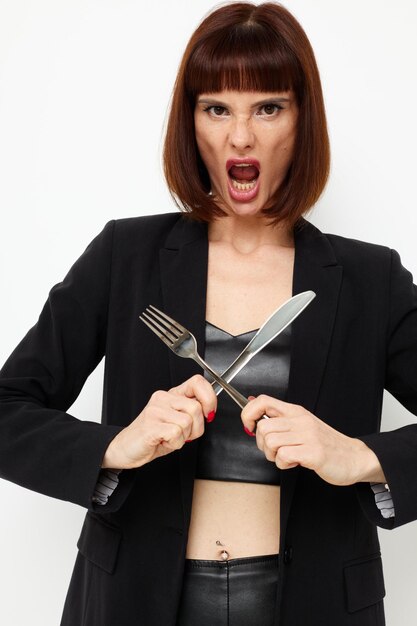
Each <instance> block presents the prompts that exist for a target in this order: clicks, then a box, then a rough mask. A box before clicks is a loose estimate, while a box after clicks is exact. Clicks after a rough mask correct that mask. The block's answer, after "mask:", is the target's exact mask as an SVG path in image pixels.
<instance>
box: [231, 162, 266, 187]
mask: <svg viewBox="0 0 417 626" xmlns="http://www.w3.org/2000/svg"><path fill="white" fill-rule="evenodd" d="M228 174H229V178H230V181H231V183H232V185H233V187H234V188H235V189H236V190H237V191H251V190H252V189H254V188H255V187H256V181H257V179H258V176H259V169H258V168H257V167H256V165H254V164H253V163H240V164H239V165H237V164H234V165H232V167H230V168H229V170H228Z"/></svg>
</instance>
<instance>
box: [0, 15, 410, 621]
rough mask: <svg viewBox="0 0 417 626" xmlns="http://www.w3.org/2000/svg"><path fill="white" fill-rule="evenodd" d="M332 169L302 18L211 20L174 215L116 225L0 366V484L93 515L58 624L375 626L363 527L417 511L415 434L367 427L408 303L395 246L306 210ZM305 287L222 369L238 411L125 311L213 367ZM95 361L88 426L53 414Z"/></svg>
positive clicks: (397, 366) (182, 82)
mask: <svg viewBox="0 0 417 626" xmlns="http://www.w3.org/2000/svg"><path fill="white" fill-rule="evenodd" d="M328 167H329V149H328V139H327V131H326V122H325V115H324V107H323V99H322V94H321V87H320V79H319V75H318V71H317V68H316V64H315V61H314V55H313V52H312V50H311V47H310V45H309V42H308V40H307V38H306V36H305V34H304V32H303V31H302V29H301V27H300V26H299V24H298V23H297V22H296V21H295V19H294V18H293V17H292V16H291V15H290V14H289V13H288V12H287V11H285V10H284V9H283V8H282V7H280V6H279V5H275V4H263V5H260V6H259V7H256V6H255V5H253V4H250V3H237V4H231V5H226V6H224V7H222V8H220V9H218V10H217V11H214V12H213V13H212V14H211V15H209V16H208V17H207V18H206V19H205V20H204V21H203V22H202V24H201V25H200V27H199V28H198V29H197V31H196V32H195V33H194V35H193V36H192V38H191V40H190V43H189V45H188V46H187V49H186V51H185V54H184V58H183V61H182V64H181V67H180V70H179V73H178V77H177V82H176V86H175V90H174V97H173V103H172V110H171V115H170V120H169V124H168V131H167V137H166V143H165V169H166V177H167V181H168V185H169V187H170V189H171V191H172V193H173V194H174V196H175V197H176V199H177V202H178V203H179V204H180V206H182V207H183V208H185V210H186V212H187V213H188V215H182V214H181V213H179V214H167V215H163V216H153V217H147V218H137V219H129V220H118V221H117V222H112V223H109V224H108V225H107V226H106V227H105V229H104V230H103V232H102V233H101V234H100V235H99V236H98V237H96V239H95V240H94V241H93V242H92V244H91V245H90V246H89V248H88V249H87V250H86V252H85V253H84V255H83V256H82V257H81V258H80V259H79V260H78V261H77V263H76V264H75V265H74V266H73V268H72V269H71V271H70V272H69V274H68V276H67V277H66V279H65V280H64V281H63V283H61V284H60V285H58V286H56V287H55V288H54V289H53V290H52V291H51V294H50V297H49V300H48V303H47V304H46V306H45V308H44V310H43V312H42V314H41V317H40V320H39V322H38V324H37V325H36V326H35V327H34V328H33V329H32V330H31V331H29V333H28V335H27V336H26V337H25V338H24V340H23V341H22V343H21V344H20V345H19V346H18V347H17V348H16V350H15V352H14V353H13V354H12V355H11V357H10V359H9V360H8V361H7V363H6V364H5V366H4V368H3V370H2V372H1V394H0V399H1V401H2V405H1V421H0V424H1V429H2V430H1V435H2V436H1V437H0V441H1V443H0V446H1V454H0V458H1V472H2V475H3V476H4V477H5V478H7V479H9V480H13V481H15V482H17V483H19V484H21V485H24V486H26V487H28V488H31V489H34V490H36V491H39V492H41V493H45V494H48V495H51V496H54V497H58V498H61V499H64V500H69V501H72V502H75V503H77V504H80V505H82V506H85V507H86V508H88V512H87V515H86V519H85V523H84V526H83V530H82V533H81V536H80V539H79V542H78V547H79V555H78V557H77V562H76V564H75V568H74V572H73V577H72V580H71V585H70V589H69V592H68V596H67V601H66V605H65V609H64V615H63V619H62V624H63V625H64V626H66V625H71V626H75V625H77V624H80V625H81V624H83V625H85V626H92V625H97V626H98V625H100V626H115V625H116V624H117V626H125V625H126V626H128V625H129V626H130V625H131V624H134V623H137V624H146V625H150V626H152V625H155V626H156V625H158V626H160V625H161V624H164V625H165V624H166V625H169V624H172V625H175V624H178V626H190V625H191V624H199V625H205V624H239V625H240V626H246V625H248V624H261V625H264V624H265V625H271V626H272V625H273V624H274V625H276V624H280V626H283V625H284V626H286V625H291V626H292V625H296V624H297V625H298V624H303V625H304V624H309V625H310V624H311V625H313V626H314V625H316V624H317V625H319V624H320V625H329V626H334V625H335V624H337V625H338V626H343V625H345V624H346V625H348V624H355V625H367V624H378V626H379V625H382V624H384V610H383V596H384V593H385V592H384V584H383V574H382V565H381V558H380V552H379V543H378V537H377V533H376V527H377V526H381V527H384V528H394V527H396V526H398V525H401V524H404V523H407V522H409V521H412V520H414V519H416V518H417V505H416V504H415V503H416V502H417V499H416V498H415V497H414V496H415V495H416V493H415V492H416V491H417V485H416V481H415V479H414V475H415V470H416V467H415V466H416V454H415V451H416V443H417V434H416V433H417V431H416V427H415V426H414V425H413V426H410V427H406V428H404V429H399V430H398V431H394V432H391V433H383V434H380V433H378V430H379V422H380V414H381V405H382V393H383V389H384V387H385V388H387V389H389V390H390V391H391V392H392V393H393V394H394V395H395V396H396V397H398V399H400V401H401V402H403V404H404V405H405V406H406V407H407V408H409V409H410V410H411V411H413V412H414V413H415V412H416V411H417V394H416V386H415V373H414V372H415V363H416V359H417V356H416V355H417V324H416V318H417V295H416V290H415V287H414V286H413V284H412V280H411V276H410V274H409V273H408V272H407V271H406V270H405V269H404V268H403V267H402V266H401V264H400V262H399V258H398V255H397V254H396V253H395V252H393V251H390V250H389V249H387V248H383V247H380V246H373V245H370V244H365V243H361V242H357V241H353V240H347V239H344V238H341V237H336V236H330V235H323V234H322V233H320V232H319V231H318V230H317V229H316V228H314V227H313V226H312V225H311V224H309V223H308V222H307V221H306V220H304V219H303V217H302V216H303V214H304V213H305V212H306V211H307V210H308V209H309V208H310V207H311V206H312V205H313V204H314V202H315V201H316V200H317V198H318V197H319V195H320V193H321V192H322V190H323V187H324V185H325V182H326V179H327V175H328ZM306 289H312V290H314V291H315V292H316V294H317V297H316V299H315V300H314V302H313V303H312V304H311V305H310V306H309V307H308V309H307V310H306V311H305V312H303V314H302V315H301V316H300V318H299V319H298V320H297V321H296V322H294V324H293V325H292V328H291V330H290V331H288V332H286V333H283V334H282V335H281V336H280V337H279V339H278V340H277V341H276V342H275V343H273V344H271V346H270V348H269V350H268V351H264V352H263V353H261V354H260V355H259V356H258V357H257V359H256V360H255V359H254V360H253V362H252V363H251V364H250V365H248V367H247V368H246V371H242V374H241V377H240V378H236V380H235V384H236V386H237V387H238V388H239V389H240V390H242V391H243V392H244V393H246V394H247V395H251V396H254V399H253V400H252V401H251V402H250V403H249V404H248V406H247V407H246V408H245V409H244V411H243V412H242V414H241V415H240V411H239V410H237V409H236V408H235V407H233V406H232V405H231V403H230V402H229V401H228V399H227V398H225V397H224V394H222V395H221V396H220V397H219V400H218V403H217V399H216V396H215V394H214V392H213V389H212V388H211V386H210V384H209V382H208V381H207V380H205V379H204V378H203V377H202V376H201V374H200V373H199V370H198V368H197V367H196V366H195V364H193V363H191V362H190V361H186V360H181V359H178V358H177V357H175V355H173V354H171V353H170V352H169V351H168V350H167V349H166V347H165V346H164V345H163V344H162V343H161V342H159V341H158V340H157V339H156V338H155V337H154V336H153V335H152V334H151V333H150V332H149V330H148V329H147V328H146V327H145V326H144V325H142V324H140V323H139V321H138V315H139V314H140V313H141V312H142V311H143V309H144V308H145V307H146V306H147V305H148V304H149V303H153V304H155V305H156V306H158V307H159V308H161V309H162V310H164V311H166V312H167V313H169V314H170V315H171V316H172V317H174V318H176V319H178V321H180V322H181V323H183V324H184V325H185V326H186V327H187V328H189V329H190V330H192V331H193V332H194V333H195V335H196V337H197V340H198V345H199V347H200V350H201V351H203V350H204V349H205V354H206V358H207V360H208V361H209V362H211V363H212V364H213V365H214V366H215V367H217V368H218V369H222V368H225V367H226V366H227V365H228V364H229V362H230V361H231V360H233V352H236V351H238V350H239V348H240V345H241V344H242V343H243V344H244V343H246V342H247V341H248V340H249V338H250V336H251V333H252V332H253V331H254V329H256V328H258V327H259V326H260V325H261V324H262V323H263V321H264V320H265V318H266V317H267V316H268V315H269V314H270V313H271V312H272V311H273V310H274V309H275V308H276V307H277V306H278V305H279V304H281V303H282V302H284V301H285V300H286V299H288V298H289V297H290V296H291V294H292V293H294V294H295V293H298V292H300V291H304V290H306ZM104 354H105V355H106V374H105V389H104V410H103V424H102V425H98V424H93V423H88V422H79V421H78V420H76V419H74V418H73V417H71V416H70V415H68V414H67V413H65V411H66V409H67V408H68V407H69V406H70V405H71V404H72V402H73V400H74V399H75V397H76V396H77V395H78V393H79V391H80V389H81V387H82V385H83V383H84V381H85V379H86V377H87V376H88V375H89V373H90V372H91V371H92V369H94V367H95V366H96V364H97V363H98V361H99V360H100V359H101V357H102V356H103V355H104ZM277 364H278V366H279V367H277ZM263 413H267V414H268V416H269V417H270V419H269V420H261V421H260V422H259V424H258V426H257V429H256V438H255V437H253V436H251V435H253V431H254V425H255V420H257V419H258V418H259V417H260V416H261V415H262V414H263ZM34 467H36V468H37V471H36V472H34V471H33V468H34ZM114 470H116V471H114ZM119 470H121V471H120V473H118V471H119ZM117 475H118V477H117ZM116 477H117V478H116ZM117 482H118V484H117ZM386 483H388V484H389V488H390V490H391V493H392V499H393V503H394V505H395V509H393V508H392V504H390V505H389V506H383V505H381V502H380V500H381V497H380V494H381V493H382V494H383V498H388V500H387V501H388V502H389V501H390V493H389V492H388V488H387V487H385V484H386ZM103 484H104V485H105V487H106V489H104V490H103V486H102V485H103ZM372 487H373V488H372ZM374 491H377V492H379V495H378V496H375V493H374Z"/></svg>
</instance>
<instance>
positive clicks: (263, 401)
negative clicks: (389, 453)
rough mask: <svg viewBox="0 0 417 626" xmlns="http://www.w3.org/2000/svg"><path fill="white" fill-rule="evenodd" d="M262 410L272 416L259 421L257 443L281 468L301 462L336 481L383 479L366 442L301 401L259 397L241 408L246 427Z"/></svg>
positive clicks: (345, 483) (326, 477) (300, 463)
mask: <svg viewBox="0 0 417 626" xmlns="http://www.w3.org/2000/svg"><path fill="white" fill-rule="evenodd" d="M264 414H266V415H268V417H269V418H270V419H261V420H259V422H258V423H257V426H256V443H257V446H258V448H259V449H260V450H262V451H263V452H264V453H265V456H266V458H267V459H268V461H273V462H274V463H275V464H276V465H277V467H279V468H280V469H283V470H284V469H290V468H292V467H296V466H297V465H301V466H303V467H306V468H308V469H311V470H314V471H315V472H316V474H318V475H319V476H320V477H321V478H322V479H323V480H325V481H326V482H328V483H330V484H332V485H340V486H342V485H352V484H354V483H356V482H361V481H364V482H365V481H368V480H369V481H373V480H375V479H376V480H375V482H379V479H381V482H384V475H383V473H382V469H381V466H380V464H379V461H378V458H377V456H376V454H375V453H374V452H373V451H372V450H371V449H370V448H368V446H367V445H366V444H365V443H363V441H361V440H360V439H354V438H353V437H348V436H347V435H344V434H343V433H340V432H339V431H337V430H335V429H334V428H332V427H331V426H329V425H328V424H326V423H325V422H322V421H321V420H320V419H319V418H318V417H316V416H315V415H313V414H312V413H310V412H309V411H307V410H306V409H305V408H303V407H302V406H299V405H297V404H290V403H288V402H283V401H282V400H278V399H277V398H272V397H270V396H266V395H261V396H258V397H257V398H254V399H253V400H252V401H251V402H249V404H247V406H246V407H245V408H244V409H243V411H242V422H243V424H244V427H245V428H247V429H248V430H250V431H251V432H252V431H253V430H254V428H255V422H256V420H258V419H259V418H260V417H261V416H262V415H264Z"/></svg>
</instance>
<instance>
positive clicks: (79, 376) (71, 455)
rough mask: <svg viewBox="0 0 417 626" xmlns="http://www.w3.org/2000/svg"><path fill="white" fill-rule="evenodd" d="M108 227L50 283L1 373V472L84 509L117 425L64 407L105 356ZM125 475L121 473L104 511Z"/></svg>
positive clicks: (115, 501)
mask: <svg viewBox="0 0 417 626" xmlns="http://www.w3.org/2000/svg"><path fill="white" fill-rule="evenodd" d="M113 231H114V222H109V223H108V224H107V225H106V226H105V228H104V229H103V231H102V232H101V233H100V234H99V235H98V236H97V237H96V238H95V239H94V240H93V241H92V242H91V244H90V245H89V246H88V247H87V249H86V251H85V252H84V254H83V255H82V256H81V257H80V258H79V259H78V261H77V262H76V263H75V264H74V265H73V267H72V268H71V269H70V271H69V273H68V274H67V276H66V277H65V279H64V280H63V282H61V283H59V284H58V285H56V286H55V287H53V288H52V290H51V291H50V293H49V297H48V300H47V302H46V304H45V306H44V308H43V310H42V312H41V314H40V317H39V320H38V322H37V323H36V325H35V326H34V327H33V328H31V330H29V332H28V333H27V335H26V336H25V337H24V338H23V340H22V341H21V342H20V343H19V345H18V346H17V347H16V349H15V350H14V351H13V353H12V354H11V356H10V357H9V358H8V360H7V361H6V363H5V364H4V366H3V368H2V369H1V371H0V476H1V477H2V478H5V479H6V480H10V481H12V482H14V483H17V484H18V485H21V486H23V487H26V488H28V489H31V490H33V491H37V492H39V493H42V494H45V495H48V496H52V497H54V498H59V499H61V500H67V501H70V502H74V503H76V504H79V505H81V506H83V507H87V508H89V509H95V507H96V505H95V504H94V502H93V501H92V496H93V493H94V488H95V485H96V482H97V479H98V476H99V473H100V466H101V462H102V459H103V456H104V453H105V451H106V449H107V447H108V445H109V443H110V441H111V440H112V439H113V438H114V437H115V436H116V435H117V433H118V432H120V431H121V430H122V427H121V426H115V425H103V424H98V423H96V422H92V421H84V420H78V419H76V418H75V417H73V416H72V415H69V414H68V413H67V412H66V411H67V410H68V408H69V407H70V406H71V405H72V404H73V402H74V401H75V399H76V398H77V396H78V394H79V393H80V391H81V389H82V387H83V385H84V382H85V380H86V379H87V377H88V376H89V374H90V373H91V372H92V371H93V370H94V369H95V367H96V366H97V364H98V363H99V362H100V360H101V359H102V357H103V355H104V354H105V348H106V328H107V313H108V300H109V291H110V280H111V257H112V240H113ZM131 480H132V472H123V476H122V477H121V479H120V482H121V485H119V488H118V490H117V492H118V493H117V494H115V496H114V498H112V502H111V509H110V510H116V509H117V508H119V507H120V506H121V504H122V503H123V501H124V499H125V497H126V495H127V493H128V491H129V483H130V482H131ZM123 484H124V488H122V487H123ZM107 508H108V507H106V509H107ZM101 510H103V507H101Z"/></svg>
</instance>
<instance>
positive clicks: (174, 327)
mask: <svg viewBox="0 0 417 626" xmlns="http://www.w3.org/2000/svg"><path fill="white" fill-rule="evenodd" d="M142 315H143V317H142ZM142 315H140V316H139V319H140V320H141V321H142V322H144V324H146V326H148V328H150V329H151V330H152V331H153V332H154V333H155V334H156V335H157V336H158V337H159V339H161V340H162V341H163V342H164V343H165V345H167V346H168V348H170V349H171V350H172V351H173V352H174V353H175V354H176V355H178V356H181V357H183V358H185V359H193V361H195V362H196V363H198V365H199V366H200V367H202V368H203V369H204V370H205V371H206V372H207V373H208V374H210V376H211V377H212V378H214V380H215V381H216V383H218V384H219V385H220V386H221V387H223V389H224V390H225V392H226V393H228V394H229V396H230V397H231V398H232V400H234V401H235V402H236V404H238V405H239V406H240V408H241V409H243V408H244V407H245V406H246V405H247V404H248V402H249V400H248V399H247V398H245V396H243V395H242V394H241V393H239V391H238V390H237V389H235V388H234V387H232V385H230V384H229V383H227V382H226V381H225V380H223V378H222V377H221V376H219V374H217V372H215V371H214V370H213V369H211V367H210V365H208V364H207V363H206V362H205V361H204V359H202V358H201V356H200V355H199V354H198V352H197V341H196V338H195V337H194V335H193V334H192V333H191V332H190V331H189V330H187V329H186V328H185V327H184V326H182V325H181V324H179V323H178V322H176V321H175V320H173V319H172V317H169V316H168V315H166V313H163V312H162V311H160V310H159V309H157V308H156V307H155V306H153V305H152V304H150V305H149V307H147V309H146V310H145V311H144V312H143V314H142ZM262 417H263V418H266V419H268V416H267V415H263V416H262ZM260 419H262V418H260Z"/></svg>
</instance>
